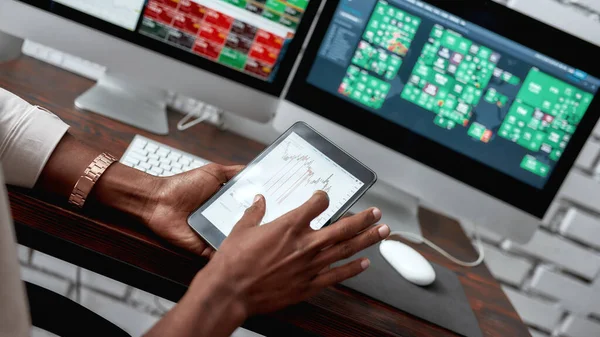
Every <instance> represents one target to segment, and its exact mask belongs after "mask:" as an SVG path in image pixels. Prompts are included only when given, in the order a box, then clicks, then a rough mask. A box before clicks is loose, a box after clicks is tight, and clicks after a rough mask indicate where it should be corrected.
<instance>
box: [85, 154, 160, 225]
mask: <svg viewBox="0 0 600 337" xmlns="http://www.w3.org/2000/svg"><path fill="white" fill-rule="evenodd" d="M161 181H162V179H161V178H158V177H154V176H151V175H149V174H146V173H144V172H141V171H138V170H135V169H132V168H130V167H128V166H125V165H123V164H120V163H114V164H113V165H111V166H110V167H109V168H108V169H107V170H106V172H104V174H103V175H102V176H101V177H100V179H99V180H98V182H96V185H95V186H94V188H93V189H92V191H91V192H90V196H89V201H91V202H96V203H99V204H101V205H103V206H106V207H108V208H111V209H116V210H118V211H120V212H123V213H126V214H128V215H130V216H132V217H133V218H135V219H137V220H140V221H145V220H146V219H147V217H148V214H151V212H152V211H153V210H154V208H155V207H156V205H157V204H158V203H159V194H158V193H157V191H159V189H160V188H159V187H160V184H161ZM89 201H88V202H89Z"/></svg>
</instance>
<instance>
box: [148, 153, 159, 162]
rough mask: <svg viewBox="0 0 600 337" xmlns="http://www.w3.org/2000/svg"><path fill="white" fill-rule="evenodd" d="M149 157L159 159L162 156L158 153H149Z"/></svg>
mask: <svg viewBox="0 0 600 337" xmlns="http://www.w3.org/2000/svg"><path fill="white" fill-rule="evenodd" d="M148 159H154V160H159V159H160V156H159V155H157V154H156V153H149V154H148Z"/></svg>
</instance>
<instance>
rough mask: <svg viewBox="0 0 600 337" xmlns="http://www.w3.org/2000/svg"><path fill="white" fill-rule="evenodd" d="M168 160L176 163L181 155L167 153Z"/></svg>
mask: <svg viewBox="0 0 600 337" xmlns="http://www.w3.org/2000/svg"><path fill="white" fill-rule="evenodd" d="M167 158H168V159H171V160H172V161H173V162H176V161H178V160H179V158H181V155H180V154H179V153H176V152H171V153H169V155H168V156H167Z"/></svg>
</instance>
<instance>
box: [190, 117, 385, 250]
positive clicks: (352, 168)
mask: <svg viewBox="0 0 600 337" xmlns="http://www.w3.org/2000/svg"><path fill="white" fill-rule="evenodd" d="M292 133H296V134H297V135H298V136H300V137H301V138H302V139H304V140H306V141H307V142H308V143H309V144H311V145H312V146H314V147H315V148H316V149H317V150H319V151H321V152H322V153H323V154H324V155H325V156H327V157H328V158H329V159H331V160H332V161H334V162H335V163H336V164H338V165H339V166H341V167H342V168H343V169H345V170H346V171H348V172H349V173H350V174H352V175H353V176H354V177H356V178H357V179H358V180H360V181H362V182H363V184H364V185H363V186H362V187H361V188H360V189H359V190H358V191H357V192H356V193H355V194H354V195H353V196H352V198H350V200H348V202H346V203H345V204H344V206H342V208H341V209H340V210H339V211H338V212H336V213H335V214H334V215H333V217H332V218H331V219H330V220H329V221H327V223H326V224H325V225H324V226H323V227H326V226H329V225H330V224H332V223H334V222H335V221H337V220H338V219H339V218H341V217H342V216H343V215H344V214H345V213H346V212H347V211H348V210H349V209H350V208H351V207H352V205H354V203H356V201H358V200H359V199H360V198H361V197H362V196H363V195H364V194H365V193H366V192H367V191H368V190H369V188H371V186H373V184H375V182H376V181H377V174H376V173H375V172H373V170H371V169H369V168H368V167H367V166H365V165H364V164H362V163H361V162H360V161H358V160H357V159H355V158H354V157H352V156H351V155H350V154H348V153H347V152H346V151H344V150H342V149H341V148H339V147H338V146H337V145H335V144H333V143H332V142H331V141H330V140H328V139H327V138H325V137H324V136H323V135H321V134H320V133H318V132H317V131H316V130H315V129H313V128H312V127H310V126H309V125H308V124H306V123H303V122H297V123H296V124H294V125H292V127H291V128H289V129H288V130H287V131H286V132H284V133H283V134H282V135H281V136H279V138H277V140H275V142H273V144H271V145H270V146H269V147H268V148H266V149H265V150H264V151H263V152H261V153H260V154H259V155H258V157H256V158H255V159H254V160H252V162H250V164H248V166H247V167H246V168H245V169H244V170H243V171H242V172H240V173H238V174H237V175H236V176H235V177H234V178H233V179H231V180H230V181H229V182H228V183H227V184H226V185H225V186H223V188H221V189H220V190H219V191H218V192H217V193H216V194H215V195H214V196H212V197H211V198H210V199H209V200H208V201H207V202H205V203H204V204H203V205H202V206H200V207H199V208H198V209H196V210H195V211H194V212H193V213H192V214H191V215H190V216H189V218H188V224H189V225H190V227H192V229H193V230H194V231H196V233H198V234H199V235H200V236H201V237H202V238H203V239H204V240H205V241H206V242H207V243H208V244H209V245H211V246H212V247H213V248H214V249H218V248H219V247H220V246H221V243H223V241H224V240H225V238H226V236H225V234H223V233H222V232H221V231H220V230H219V229H218V228H217V227H216V226H215V225H213V224H212V223H211V222H210V221H209V220H208V219H207V218H206V217H204V215H202V212H204V210H206V209H207V208H208V207H209V206H210V205H212V203H213V202H215V201H216V200H218V199H219V198H220V197H221V195H223V194H224V193H226V192H227V191H228V190H229V189H230V188H231V187H232V186H233V185H234V184H235V183H237V182H238V181H239V178H240V176H241V175H242V174H243V173H244V171H246V170H248V169H251V168H252V167H254V165H256V164H258V163H259V162H260V161H261V160H262V159H263V158H264V157H265V156H266V155H267V154H269V153H270V152H271V151H272V150H273V149H274V148H276V147H277V146H278V145H279V144H280V143H281V142H282V141H283V140H285V139H286V138H287V137H288V136H289V135H290V134H292Z"/></svg>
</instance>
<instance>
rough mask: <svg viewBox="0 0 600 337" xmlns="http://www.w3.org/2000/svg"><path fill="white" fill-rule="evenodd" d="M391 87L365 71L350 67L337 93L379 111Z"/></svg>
mask: <svg viewBox="0 0 600 337" xmlns="http://www.w3.org/2000/svg"><path fill="white" fill-rule="evenodd" d="M391 87H392V85H391V84H389V83H388V82H386V81H382V80H380V79H378V78H377V77H375V76H372V75H370V74H369V72H367V71H366V70H361V69H360V68H358V67H356V66H350V68H348V71H347V72H346V76H345V77H344V79H343V82H342V84H341V85H340V88H339V89H338V91H339V93H340V94H342V95H344V96H348V97H350V98H352V99H353V100H355V101H357V102H359V103H362V104H363V105H366V106H368V107H370V108H373V109H379V108H381V106H383V103H384V102H385V98H386V97H387V95H388V93H389V92H390V88H391Z"/></svg>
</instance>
